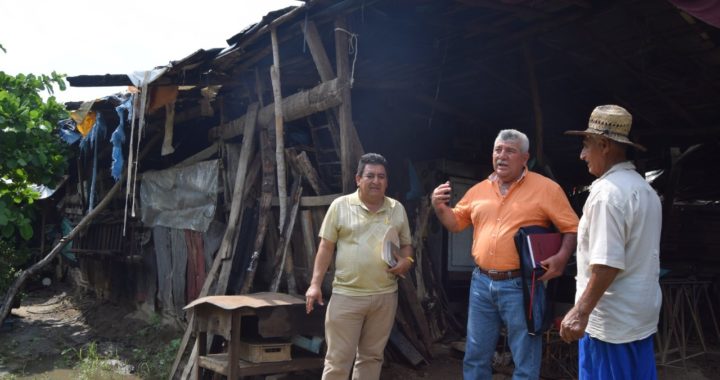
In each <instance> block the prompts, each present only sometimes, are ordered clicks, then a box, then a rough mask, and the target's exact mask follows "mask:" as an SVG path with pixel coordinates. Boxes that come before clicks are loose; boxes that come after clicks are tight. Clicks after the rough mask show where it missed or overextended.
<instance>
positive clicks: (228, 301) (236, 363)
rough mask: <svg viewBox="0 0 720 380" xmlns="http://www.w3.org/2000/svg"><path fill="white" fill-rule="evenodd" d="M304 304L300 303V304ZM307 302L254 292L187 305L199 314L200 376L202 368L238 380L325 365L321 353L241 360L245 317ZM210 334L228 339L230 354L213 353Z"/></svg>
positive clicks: (195, 330) (197, 338)
mask: <svg viewBox="0 0 720 380" xmlns="http://www.w3.org/2000/svg"><path fill="white" fill-rule="evenodd" d="M298 305H300V306H298ZM304 305H305V301H304V300H302V299H300V298H297V297H293V296H290V295H287V294H283V293H270V292H266V293H254V294H247V295H238V296H208V297H203V298H199V299H197V300H195V301H193V302H192V303H190V304H189V305H187V306H186V307H185V309H192V310H193V311H194V313H195V324H194V326H193V330H194V332H195V335H196V341H195V345H196V347H197V352H198V356H197V359H196V360H197V361H196V363H195V371H196V378H197V379H201V378H202V377H201V372H202V370H201V368H206V369H208V370H211V371H213V372H215V373H218V374H222V375H225V376H227V378H228V379H237V378H239V377H240V376H252V375H263V374H272V373H284V372H291V371H300V370H305V369H313V368H321V367H322V365H323V358H322V357H320V356H317V355H309V354H308V355H304V356H298V355H296V357H295V358H293V359H291V360H287V361H282V362H270V363H251V362H247V361H244V360H242V359H240V356H239V352H240V324H241V320H242V317H244V316H257V315H258V312H259V311H260V314H264V315H267V314H268V313H266V311H267V310H266V309H267V308H296V307H304ZM208 334H215V335H220V336H222V337H223V338H225V340H226V341H227V352H226V353H209V352H208V348H207V341H208V340H207V337H208Z"/></svg>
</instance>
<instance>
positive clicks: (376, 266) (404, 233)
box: [320, 191, 412, 296]
mask: <svg viewBox="0 0 720 380" xmlns="http://www.w3.org/2000/svg"><path fill="white" fill-rule="evenodd" d="M389 228H395V229H396V231H397V233H398V236H399V237H400V245H401V246H403V245H409V244H411V243H412V239H411V237H410V224H409V223H408V217H407V214H406V213H405V208H404V207H403V205H402V204H400V202H398V201H396V200H394V199H392V198H389V197H385V202H384V204H383V205H382V207H381V208H380V210H378V211H377V212H374V213H373V212H370V210H368V208H367V207H365V205H364V204H363V203H362V202H361V201H360V196H359V194H358V192H357V191H356V192H354V193H352V194H348V195H345V196H342V197H340V198H337V199H335V200H334V201H333V202H332V204H330V208H329V209H328V211H327V213H326V214H325V220H323V224H322V227H320V237H321V238H323V239H327V240H329V241H332V242H334V243H335V247H336V252H337V253H336V257H335V278H334V280H333V293H337V294H342V295H346V296H366V295H372V294H385V293H392V292H395V291H397V279H396V277H395V275H393V274H391V273H388V272H387V269H388V266H387V264H386V263H385V262H384V261H383V260H382V256H381V253H382V251H381V249H382V240H383V237H384V236H385V233H386V232H387V230H388V229H389Z"/></svg>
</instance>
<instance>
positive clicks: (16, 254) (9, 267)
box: [0, 239, 30, 301]
mask: <svg viewBox="0 0 720 380" xmlns="http://www.w3.org/2000/svg"><path fill="white" fill-rule="evenodd" d="M29 256H30V251H29V250H28V249H26V248H23V247H22V246H19V247H16V246H15V244H14V243H11V242H10V241H8V240H3V239H0V301H2V300H3V298H4V296H5V295H6V294H7V291H8V288H10V285H11V284H12V283H13V281H15V278H16V277H17V275H18V274H19V273H20V270H21V266H22V265H23V264H24V263H25V262H26V261H27V259H28V257H29Z"/></svg>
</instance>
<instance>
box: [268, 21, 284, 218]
mask: <svg viewBox="0 0 720 380" xmlns="http://www.w3.org/2000/svg"><path fill="white" fill-rule="evenodd" d="M270 37H271V40H272V51H273V65H272V66H270V78H271V79H272V89H273V100H274V101H275V103H273V104H274V106H275V161H276V165H277V185H278V197H279V198H280V226H284V225H285V216H286V215H287V183H286V179H287V174H286V172H285V132H284V131H285V129H284V126H283V108H282V88H281V86H280V49H279V47H278V41H277V30H276V29H275V28H273V29H271V30H270Z"/></svg>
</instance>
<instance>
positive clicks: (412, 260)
mask: <svg viewBox="0 0 720 380" xmlns="http://www.w3.org/2000/svg"><path fill="white" fill-rule="evenodd" d="M406 259H408V260H410V262H411V263H413V264H415V260H414V259H413V258H412V257H410V256H408V257H406Z"/></svg>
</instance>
